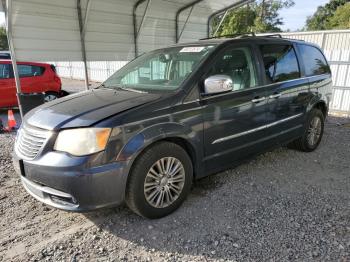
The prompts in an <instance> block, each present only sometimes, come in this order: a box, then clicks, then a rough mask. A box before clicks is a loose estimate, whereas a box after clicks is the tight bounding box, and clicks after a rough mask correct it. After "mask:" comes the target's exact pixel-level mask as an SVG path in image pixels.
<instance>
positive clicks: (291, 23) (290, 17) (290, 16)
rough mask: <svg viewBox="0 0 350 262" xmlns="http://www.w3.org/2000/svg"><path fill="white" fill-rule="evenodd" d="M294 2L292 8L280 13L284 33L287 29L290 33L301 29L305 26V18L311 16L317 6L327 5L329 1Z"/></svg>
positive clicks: (308, 0) (301, 0)
mask: <svg viewBox="0 0 350 262" xmlns="http://www.w3.org/2000/svg"><path fill="white" fill-rule="evenodd" d="M294 2H295V5H294V6H293V7H290V8H288V9H283V10H281V11H280V16H281V17H282V18H283V22H284V25H283V26H281V28H282V30H284V31H285V30H287V29H290V30H291V31H297V30H298V29H302V28H303V27H304V26H305V22H306V18H307V17H308V16H310V15H313V14H314V13H315V12H316V10H317V7H318V6H320V5H324V4H326V3H328V2H329V0H294Z"/></svg>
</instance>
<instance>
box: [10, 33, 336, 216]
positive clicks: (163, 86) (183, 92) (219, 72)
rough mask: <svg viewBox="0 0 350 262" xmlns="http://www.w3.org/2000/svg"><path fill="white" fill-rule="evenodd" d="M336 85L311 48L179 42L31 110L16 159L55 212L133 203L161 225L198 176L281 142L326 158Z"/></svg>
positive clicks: (27, 182)
mask: <svg viewBox="0 0 350 262" xmlns="http://www.w3.org/2000/svg"><path fill="white" fill-rule="evenodd" d="M331 88H332V80H331V72H330V68H329V65H328V63H327V61H326V58H325V56H324V54H323V53H322V51H321V50H320V48H319V47H317V46H315V45H313V44H310V43H306V42H303V41H297V40H292V39H284V38H280V37H275V36H264V37H258V36H246V35H245V36H239V37H235V38H229V39H227V38H224V39H223V38H220V39H207V40H200V41H198V42H195V43H189V44H179V45H175V46H172V47H169V48H164V49H160V50H155V51H152V52H149V53H146V54H144V55H142V56H140V57H138V58H136V59H135V60H133V61H131V62H130V63H128V64H127V65H126V66H124V67H123V68H122V69H120V70H119V71H117V72H116V73H115V74H114V75H112V76H111V77H110V78H109V79H107V80H106V81H105V82H104V83H103V84H101V86H99V87H98V88H95V89H92V90H89V91H85V92H81V93H78V94H74V95H70V96H67V97H64V98H61V99H58V100H55V101H52V102H49V103H46V104H44V105H42V106H40V107H38V108H36V109H34V110H32V111H30V112H29V113H28V114H27V115H26V116H25V118H24V121H23V124H22V126H21V128H20V130H19V132H18V136H17V139H16V143H15V153H14V158H13V162H14V166H15V168H16V170H17V172H18V173H19V174H20V177H21V180H22V182H23V186H24V187H25V189H26V190H27V191H28V192H29V194H31V195H32V196H33V197H35V198H37V199H38V200H40V201H42V202H44V203H46V204H49V205H51V206H54V207H57V208H61V209H64V210H70V211H88V210H94V209H98V208H103V207H111V206H115V205H118V204H120V203H122V202H123V201H125V202H126V203H127V205H128V206H129V207H130V209H132V210H133V211H134V212H136V213H137V214H139V215H141V216H144V217H147V218H159V217H162V216H165V215H167V214H169V213H171V212H173V211H174V210H176V209H177V208H178V207H179V206H180V205H181V203H182V202H183V201H184V200H185V198H186V196H187V195H188V193H189V192H190V189H191V184H192V182H193V180H195V179H199V178H202V177H204V176H207V175H209V174H212V173H215V172H218V171H220V170H223V169H227V168H230V167H232V166H234V165H237V164H238V163H240V162H241V161H242V160H243V159H246V158H248V157H251V156H253V155H256V154H257V153H261V152H264V151H267V150H270V149H271V148H274V147H276V146H280V145H285V144H288V145H290V146H292V147H294V148H297V149H300V150H302V151H313V150H315V149H316V148H317V146H318V145H319V143H320V141H321V138H322V134H323V128H324V120H325V118H326V116H327V113H328V107H329V103H330V100H331V93H332V90H331Z"/></svg>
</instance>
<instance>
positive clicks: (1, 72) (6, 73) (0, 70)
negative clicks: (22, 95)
mask: <svg viewBox="0 0 350 262" xmlns="http://www.w3.org/2000/svg"><path fill="white" fill-rule="evenodd" d="M7 78H10V65H9V64H0V79H7Z"/></svg>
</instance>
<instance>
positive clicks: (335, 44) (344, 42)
mask: <svg viewBox="0 0 350 262" xmlns="http://www.w3.org/2000/svg"><path fill="white" fill-rule="evenodd" d="M282 35H283V37H288V38H295V39H300V40H305V41H308V42H312V43H315V44H318V45H319V46H321V47H322V49H323V50H324V52H325V54H326V56H327V59H328V61H329V62H330V65H331V70H332V74H333V85H334V87H333V100H332V103H331V106H330V110H331V113H333V114H337V115H343V116H350V30H334V31H315V32H294V33H282ZM126 63H127V61H96V62H88V72H89V79H90V80H92V81H97V82H101V81H104V80H105V79H107V78H108V77H109V76H110V75H111V74H112V73H113V72H115V71H116V70H118V69H120V68H121V67H122V66H123V65H125V64H126ZM54 64H55V65H56V67H57V72H58V73H59V75H60V76H62V77H66V78H72V79H84V67H83V63H82V62H55V63H54Z"/></svg>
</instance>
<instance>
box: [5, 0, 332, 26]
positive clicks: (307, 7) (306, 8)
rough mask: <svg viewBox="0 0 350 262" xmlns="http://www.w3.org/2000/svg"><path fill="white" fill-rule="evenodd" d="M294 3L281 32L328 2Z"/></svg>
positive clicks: (285, 14)
mask: <svg viewBox="0 0 350 262" xmlns="http://www.w3.org/2000/svg"><path fill="white" fill-rule="evenodd" d="M294 2H295V5H294V6H293V7H291V8H288V9H283V10H281V11H280V16H281V17H282V18H283V22H284V25H283V26H282V30H287V29H290V30H291V31H296V30H298V29H302V28H303V27H304V25H305V21H306V18H307V17H308V16H310V15H312V14H313V13H315V12H316V9H317V7H318V6H320V5H324V4H326V3H328V2H329V0H294ZM4 23H5V17H4V13H2V12H0V25H1V24H4Z"/></svg>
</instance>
